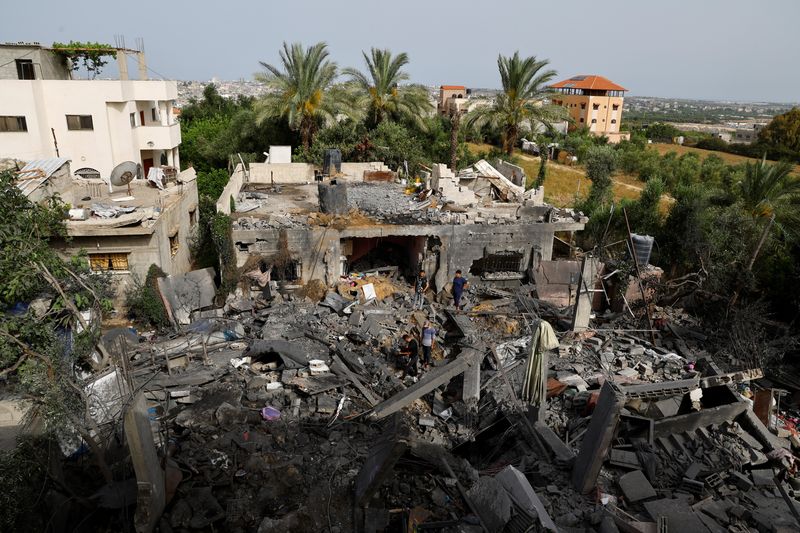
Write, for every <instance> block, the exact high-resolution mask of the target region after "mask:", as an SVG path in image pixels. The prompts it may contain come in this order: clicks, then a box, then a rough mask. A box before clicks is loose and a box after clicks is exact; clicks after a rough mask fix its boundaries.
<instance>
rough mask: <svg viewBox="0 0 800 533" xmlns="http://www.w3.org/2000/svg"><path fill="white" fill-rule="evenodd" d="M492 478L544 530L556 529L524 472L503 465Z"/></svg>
mask: <svg viewBox="0 0 800 533" xmlns="http://www.w3.org/2000/svg"><path fill="white" fill-rule="evenodd" d="M494 478H495V479H496V480H497V481H498V482H499V483H500V485H501V486H502V487H503V488H504V489H505V490H506V492H508V494H509V496H510V497H511V499H512V500H513V501H514V503H515V504H516V505H517V506H518V507H520V508H521V509H523V510H524V511H526V512H527V513H528V514H530V515H531V516H535V517H537V520H538V521H539V525H541V526H542V528H543V529H544V530H545V531H554V532H555V531H558V528H557V527H556V525H555V523H554V522H553V519H552V518H550V515H549V514H548V513H547V509H546V508H545V506H544V504H543V503H542V500H541V499H539V495H538V494H536V491H534V490H533V487H532V486H531V484H530V482H529V481H528V479H527V478H526V477H525V474H523V473H522V472H520V471H519V470H517V469H516V468H514V467H513V466H512V465H509V466H507V467H505V468H504V469H503V470H501V471H500V472H499V473H498V474H497V475H496V476H494Z"/></svg>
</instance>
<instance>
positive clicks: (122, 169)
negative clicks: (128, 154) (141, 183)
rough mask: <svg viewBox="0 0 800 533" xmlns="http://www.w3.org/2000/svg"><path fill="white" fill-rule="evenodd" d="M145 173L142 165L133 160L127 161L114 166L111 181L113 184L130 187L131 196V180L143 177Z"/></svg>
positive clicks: (129, 193) (129, 194)
mask: <svg viewBox="0 0 800 533" xmlns="http://www.w3.org/2000/svg"><path fill="white" fill-rule="evenodd" d="M142 175H143V172H142V165H140V164H139V163H135V162H133V161H125V162H124V163H120V164H119V165H117V166H115V167H114V170H112V171H111V177H110V178H109V181H110V182H111V184H112V185H117V186H118V187H122V186H123V185H126V186H127V187H128V196H131V194H132V193H131V182H132V181H133V180H135V179H137V178H139V179H141V178H142Z"/></svg>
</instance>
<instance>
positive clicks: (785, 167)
mask: <svg viewBox="0 0 800 533" xmlns="http://www.w3.org/2000/svg"><path fill="white" fill-rule="evenodd" d="M793 170H794V168H793V165H792V164H791V163H787V162H785V161H782V162H780V163H775V164H772V165H768V164H767V158H766V156H764V158H763V159H761V161H759V162H758V163H748V164H747V166H745V172H744V179H742V181H740V182H739V183H738V184H737V189H738V192H739V196H740V198H741V204H742V208H743V209H744V210H745V211H746V212H747V213H748V214H749V215H750V216H751V217H753V219H754V220H756V222H761V223H763V224H764V228H763V230H762V232H761V237H760V238H759V240H758V243H757V244H756V247H755V248H754V249H753V253H752V254H751V255H750V260H749V261H748V262H747V266H746V267H745V272H747V273H749V272H751V271H752V270H753V265H754V264H755V262H756V259H757V258H758V256H759V254H760V253H761V249H762V248H763V246H764V243H765V242H766V240H767V237H768V236H769V232H770V230H771V229H772V228H773V227H775V228H777V229H778V231H780V232H781V233H782V234H784V235H785V236H787V237H789V238H795V237H797V235H798V231H799V230H800V217H798V215H797V209H796V205H795V202H796V201H797V200H798V198H799V197H800V180H798V179H797V178H796V177H795V176H793V175H792V171H793ZM741 289H742V286H741V285H740V286H738V287H737V288H736V290H735V291H734V293H733V297H732V298H731V301H730V305H731V306H733V305H735V304H736V300H737V299H738V298H739V293H740V292H741Z"/></svg>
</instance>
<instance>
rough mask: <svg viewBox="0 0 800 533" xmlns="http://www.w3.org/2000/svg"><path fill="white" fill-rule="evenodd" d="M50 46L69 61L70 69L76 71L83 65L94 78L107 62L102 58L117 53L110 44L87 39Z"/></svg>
mask: <svg viewBox="0 0 800 533" xmlns="http://www.w3.org/2000/svg"><path fill="white" fill-rule="evenodd" d="M52 48H53V50H55V51H56V53H58V54H59V55H60V56H62V57H63V58H65V59H68V60H69V61H70V63H71V64H72V70H74V71H78V70H80V69H81V67H83V68H84V69H86V72H87V74H88V75H89V77H90V78H91V79H94V78H96V77H97V75H98V74H100V72H101V71H102V70H103V67H104V66H106V64H107V63H108V61H106V60H105V59H104V58H105V57H108V56H116V54H117V51H116V49H115V48H114V47H113V46H111V45H108V44H102V43H93V42H89V41H87V42H78V41H70V42H68V43H53V46H52Z"/></svg>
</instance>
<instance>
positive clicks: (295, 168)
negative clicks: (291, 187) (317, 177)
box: [250, 163, 314, 183]
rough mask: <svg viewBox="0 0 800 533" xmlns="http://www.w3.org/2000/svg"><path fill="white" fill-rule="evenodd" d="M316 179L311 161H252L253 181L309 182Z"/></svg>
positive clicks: (251, 174)
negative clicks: (273, 162)
mask: <svg viewBox="0 0 800 533" xmlns="http://www.w3.org/2000/svg"><path fill="white" fill-rule="evenodd" d="M312 181H314V166H313V165H311V164H310V163H275V164H272V163H250V182H251V183H273V182H274V183H309V182H312Z"/></svg>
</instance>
